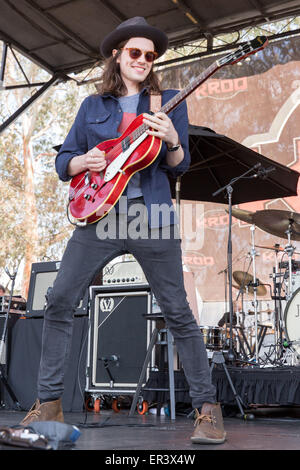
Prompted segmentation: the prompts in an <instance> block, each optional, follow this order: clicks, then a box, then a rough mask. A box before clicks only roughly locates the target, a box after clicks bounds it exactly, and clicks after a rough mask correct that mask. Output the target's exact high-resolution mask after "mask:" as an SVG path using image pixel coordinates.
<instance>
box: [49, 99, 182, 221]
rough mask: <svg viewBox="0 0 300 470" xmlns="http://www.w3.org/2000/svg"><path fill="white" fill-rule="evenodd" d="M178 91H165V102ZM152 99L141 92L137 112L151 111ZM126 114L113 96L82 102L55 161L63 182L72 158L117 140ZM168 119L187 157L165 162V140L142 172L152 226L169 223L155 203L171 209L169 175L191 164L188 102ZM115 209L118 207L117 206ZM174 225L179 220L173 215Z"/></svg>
mask: <svg viewBox="0 0 300 470" xmlns="http://www.w3.org/2000/svg"><path fill="white" fill-rule="evenodd" d="M176 93H178V91H177V90H165V91H163V92H162V104H163V105H164V104H165V103H167V102H168V101H169V100H170V99H171V98H172V97H173V96H174V95H175V94H176ZM149 107H150V100H149V95H148V94H147V92H146V90H143V92H142V93H141V95H140V98H139V103H138V108H137V115H139V114H142V113H146V112H149ZM122 116H123V112H122V109H121V107H120V104H119V102H118V99H117V98H115V97H114V96H112V95H109V94H106V95H91V96H88V97H87V98H85V99H84V101H83V102H82V104H81V106H80V108H79V111H78V113H77V116H76V118H75V121H74V123H73V125H72V127H71V129H70V131H69V133H68V135H67V137H66V139H65V141H64V143H63V145H62V146H61V148H60V150H59V153H58V154H57V157H56V160H55V166H56V171H57V173H58V175H59V178H60V179H61V180H62V181H69V180H70V179H71V176H69V175H68V172H67V170H68V164H69V162H70V160H71V159H72V158H73V157H76V156H78V155H83V154H84V153H86V152H88V150H90V149H92V148H93V147H95V146H96V145H98V144H99V143H100V142H103V141H104V140H108V139H115V138H116V137H117V136H118V131H117V129H118V127H119V125H120V123H121V120H122ZM169 118H170V119H171V120H172V122H173V125H174V127H175V129H176V131H177V132H178V136H179V140H180V143H181V145H182V148H183V150H184V159H183V160H182V162H180V163H179V165H177V166H175V167H171V166H169V165H168V164H167V162H166V156H167V146H166V144H165V142H162V147H161V151H160V153H159V155H158V156H157V157H156V159H155V160H154V162H153V163H152V164H151V165H150V166H148V167H146V168H144V169H143V170H141V171H140V175H141V188H142V192H143V197H144V201H145V205H146V207H147V209H148V220H149V225H150V226H151V227H158V226H162V225H166V224H165V223H164V222H163V220H162V218H161V217H159V220H157V217H151V205H152V204H159V205H161V204H167V205H168V206H169V207H170V208H172V200H171V190H170V184H169V180H168V175H170V176H172V177H174V178H176V177H177V176H181V175H182V174H183V173H184V172H185V171H187V170H188V168H189V165H190V153H189V146H188V143H189V136H188V115H187V106H186V102H185V101H183V102H181V103H180V104H179V105H178V106H177V107H176V108H175V109H174V110H173V111H171V112H170V113H169ZM115 207H116V210H118V206H117V205H116V206H115ZM170 222H171V224H173V223H176V222H177V218H176V216H175V217H174V214H171V219H170Z"/></svg>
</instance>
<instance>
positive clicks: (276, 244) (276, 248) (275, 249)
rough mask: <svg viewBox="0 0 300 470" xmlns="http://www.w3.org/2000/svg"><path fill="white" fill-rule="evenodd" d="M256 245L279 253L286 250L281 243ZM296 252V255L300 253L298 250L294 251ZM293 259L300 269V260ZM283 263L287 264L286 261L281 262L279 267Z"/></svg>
mask: <svg viewBox="0 0 300 470" xmlns="http://www.w3.org/2000/svg"><path fill="white" fill-rule="evenodd" d="M255 246H256V248H262V249H264V250H272V251H276V252H277V253H279V252H284V251H285V248H283V247H282V246H280V245H279V243H275V245H274V246H261V245H255ZM294 254H295V255H300V253H299V252H297V251H294ZM293 261H294V262H295V263H297V265H298V266H299V268H298V269H300V261H295V260H293ZM281 264H282V265H284V264H286V263H284V262H283V263H279V267H280V265H281Z"/></svg>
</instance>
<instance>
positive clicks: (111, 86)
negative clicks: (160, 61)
mask: <svg viewBox="0 0 300 470" xmlns="http://www.w3.org/2000/svg"><path fill="white" fill-rule="evenodd" d="M126 43H127V41H123V42H122V43H120V44H118V47H117V48H116V49H117V50H118V51H117V53H116V54H115V56H111V57H109V58H108V59H106V61H105V63H104V69H103V72H102V74H101V77H100V80H101V82H100V84H99V85H98V86H97V91H98V94H100V95H104V94H110V95H113V96H116V97H119V96H124V95H126V93H127V88H126V85H125V83H124V82H123V79H122V77H121V73H120V64H118V62H117V58H118V57H119V56H120V54H121V52H122V51H121V48H122V47H124V46H125V44H126ZM143 88H147V92H148V93H149V94H150V93H153V94H159V93H161V86H160V81H159V78H158V76H157V75H156V73H155V72H154V71H153V66H152V68H151V70H150V72H149V74H148V75H147V77H146V79H145V80H144V81H143V82H141V83H140V84H139V90H140V91H141V90H142V89H143Z"/></svg>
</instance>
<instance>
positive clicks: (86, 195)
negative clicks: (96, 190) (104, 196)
mask: <svg viewBox="0 0 300 470" xmlns="http://www.w3.org/2000/svg"><path fill="white" fill-rule="evenodd" d="M83 197H84V199H86V200H87V201H89V200H90V199H91V197H92V196H91V195H90V194H85V195H84V196H83Z"/></svg>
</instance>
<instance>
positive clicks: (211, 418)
mask: <svg viewBox="0 0 300 470" xmlns="http://www.w3.org/2000/svg"><path fill="white" fill-rule="evenodd" d="M201 422H203V423H205V422H206V423H212V424H216V419H215V417H214V416H209V415H205V414H200V413H199V411H198V410H196V419H195V423H194V426H195V427H196V426H197V425H198V424H200V423H201Z"/></svg>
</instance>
